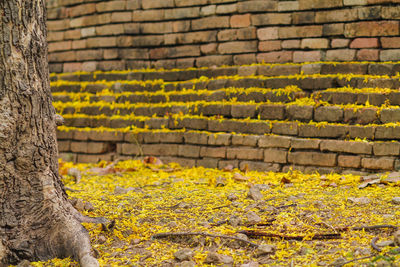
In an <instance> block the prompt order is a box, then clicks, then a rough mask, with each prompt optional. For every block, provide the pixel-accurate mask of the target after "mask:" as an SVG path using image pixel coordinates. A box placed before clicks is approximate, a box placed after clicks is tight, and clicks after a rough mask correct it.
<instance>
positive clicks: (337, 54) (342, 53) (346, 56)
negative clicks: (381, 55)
mask: <svg viewBox="0 0 400 267" xmlns="http://www.w3.org/2000/svg"><path fill="white" fill-rule="evenodd" d="M355 57H356V50H352V49H336V50H328V51H327V52H326V60H328V61H353V60H354V59H355Z"/></svg>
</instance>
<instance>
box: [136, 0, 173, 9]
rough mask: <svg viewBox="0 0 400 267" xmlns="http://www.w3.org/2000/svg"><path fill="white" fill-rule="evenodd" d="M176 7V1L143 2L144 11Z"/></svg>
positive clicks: (154, 0) (153, 0)
mask: <svg viewBox="0 0 400 267" xmlns="http://www.w3.org/2000/svg"><path fill="white" fill-rule="evenodd" d="M167 7H174V0H152V1H142V8H143V9H155V8H167Z"/></svg>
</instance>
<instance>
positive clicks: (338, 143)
mask: <svg viewBox="0 0 400 267" xmlns="http://www.w3.org/2000/svg"><path fill="white" fill-rule="evenodd" d="M320 149H321V151H330V152H344V153H350V154H372V144H370V143H368V142H354V141H343V140H323V141H321V144H320Z"/></svg>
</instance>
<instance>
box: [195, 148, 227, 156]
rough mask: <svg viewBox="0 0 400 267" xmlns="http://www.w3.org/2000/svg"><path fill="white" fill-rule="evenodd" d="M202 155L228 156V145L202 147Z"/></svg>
mask: <svg viewBox="0 0 400 267" xmlns="http://www.w3.org/2000/svg"><path fill="white" fill-rule="evenodd" d="M200 157H209V158H226V147H207V146H202V147H201V148H200Z"/></svg>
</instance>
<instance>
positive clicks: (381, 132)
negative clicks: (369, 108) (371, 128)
mask: <svg viewBox="0 0 400 267" xmlns="http://www.w3.org/2000/svg"><path fill="white" fill-rule="evenodd" d="M375 139H377V140H382V139H385V140H387V139H389V140H393V139H400V127H398V126H393V127H386V126H376V129H375Z"/></svg>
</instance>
